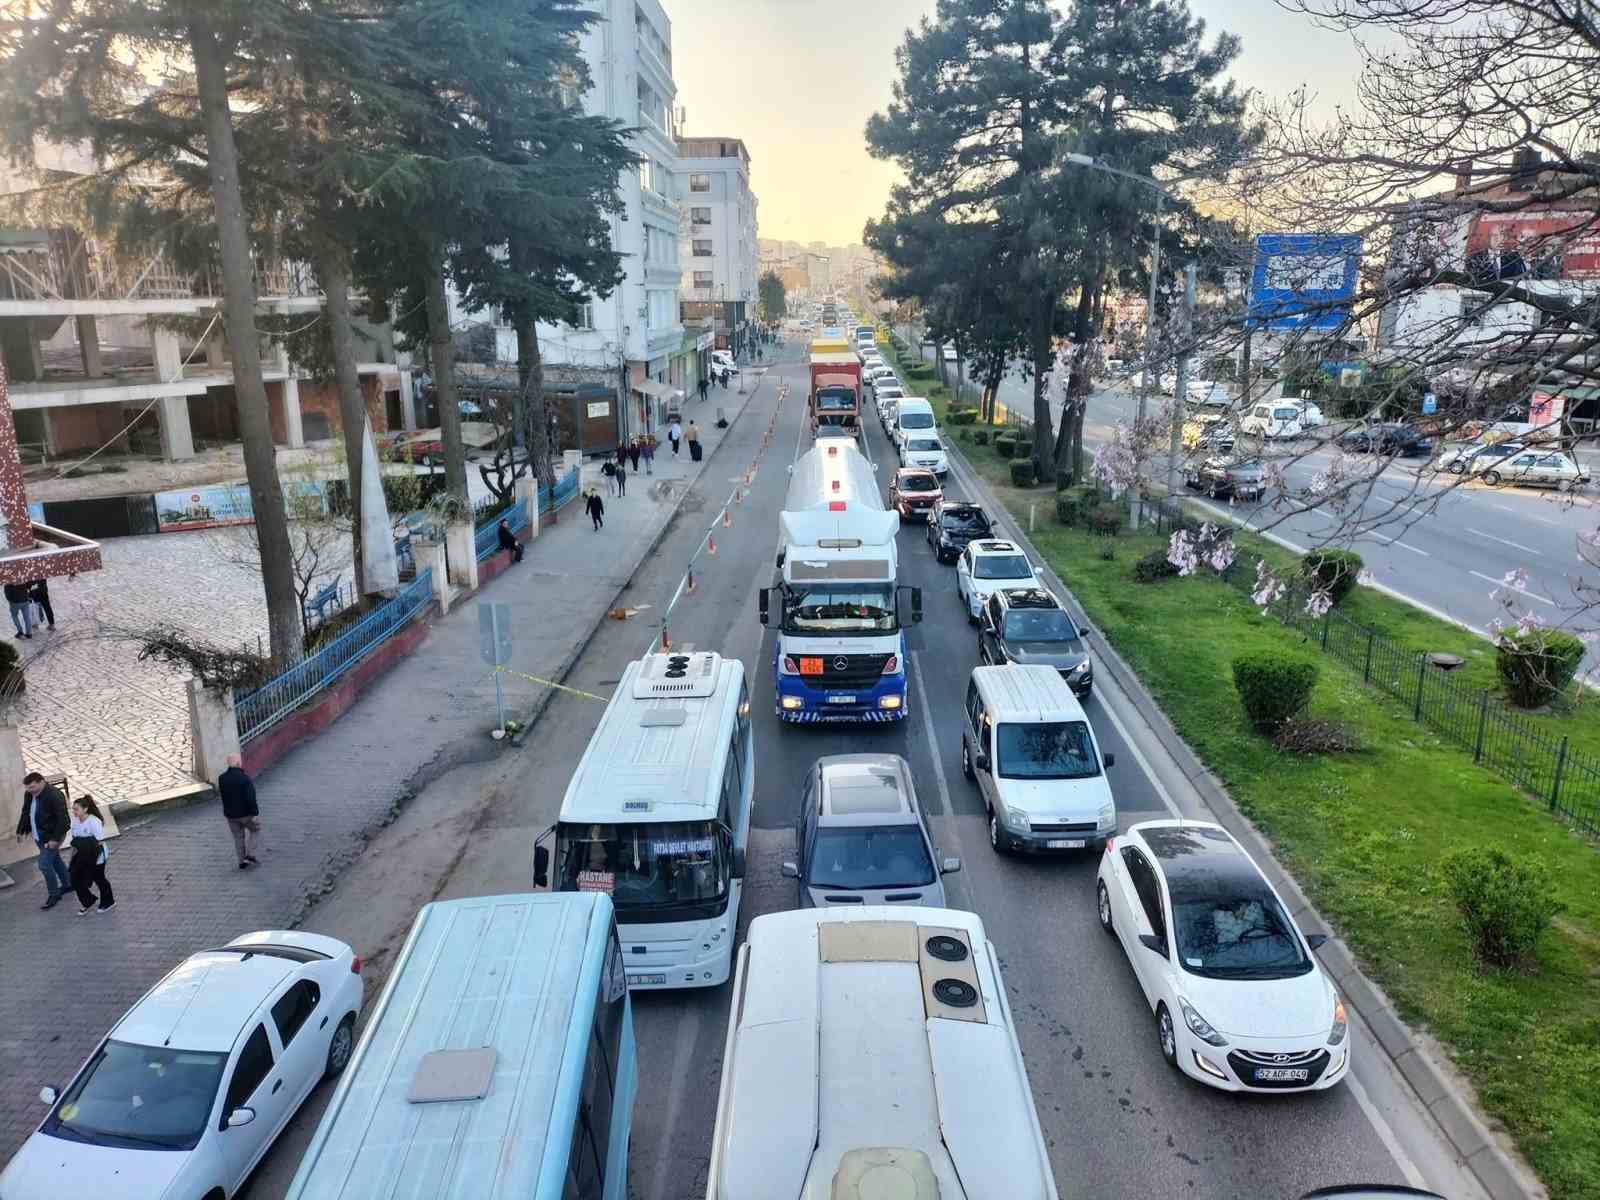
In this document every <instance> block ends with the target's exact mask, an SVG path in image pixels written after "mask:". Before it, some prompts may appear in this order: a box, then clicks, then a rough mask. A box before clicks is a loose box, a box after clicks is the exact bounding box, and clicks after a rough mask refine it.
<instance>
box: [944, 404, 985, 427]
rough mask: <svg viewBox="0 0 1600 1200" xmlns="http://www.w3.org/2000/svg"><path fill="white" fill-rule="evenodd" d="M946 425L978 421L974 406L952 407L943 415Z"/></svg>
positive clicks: (971, 423) (969, 423)
mask: <svg viewBox="0 0 1600 1200" xmlns="http://www.w3.org/2000/svg"><path fill="white" fill-rule="evenodd" d="M944 423H945V424H946V425H976V424H977V423H978V410H977V409H975V408H953V409H951V410H950V411H949V412H947V413H945V415H944Z"/></svg>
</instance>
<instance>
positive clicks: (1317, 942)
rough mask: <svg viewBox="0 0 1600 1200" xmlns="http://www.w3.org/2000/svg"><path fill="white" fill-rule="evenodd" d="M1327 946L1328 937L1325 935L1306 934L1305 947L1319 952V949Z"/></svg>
mask: <svg viewBox="0 0 1600 1200" xmlns="http://www.w3.org/2000/svg"><path fill="white" fill-rule="evenodd" d="M1327 944H1328V935H1327V934H1325V933H1308V934H1306V945H1308V946H1310V947H1311V948H1312V949H1313V950H1320V949H1322V947H1324V946H1325V945H1327Z"/></svg>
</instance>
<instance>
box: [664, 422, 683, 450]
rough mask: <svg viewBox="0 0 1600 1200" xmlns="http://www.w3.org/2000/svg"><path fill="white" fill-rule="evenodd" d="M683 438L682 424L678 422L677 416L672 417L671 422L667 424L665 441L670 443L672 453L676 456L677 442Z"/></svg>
mask: <svg viewBox="0 0 1600 1200" xmlns="http://www.w3.org/2000/svg"><path fill="white" fill-rule="evenodd" d="M682 440H683V426H682V425H679V424H678V418H677V417H673V418H672V424H671V425H668V426H667V441H669V442H671V443H672V454H673V457H674V458H676V457H677V454H678V443H679V442H681V441H682Z"/></svg>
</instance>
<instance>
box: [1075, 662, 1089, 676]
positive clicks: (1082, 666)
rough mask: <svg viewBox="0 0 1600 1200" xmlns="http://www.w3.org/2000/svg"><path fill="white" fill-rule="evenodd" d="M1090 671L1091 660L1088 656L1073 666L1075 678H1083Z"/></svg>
mask: <svg viewBox="0 0 1600 1200" xmlns="http://www.w3.org/2000/svg"><path fill="white" fill-rule="evenodd" d="M1088 673H1089V660H1088V659H1087V658H1086V659H1084V660H1083V661H1082V662H1081V663H1079V664H1078V665H1077V666H1075V667H1073V668H1072V677H1073V678H1074V679H1082V678H1083V677H1084V676H1085V675H1087V674H1088Z"/></svg>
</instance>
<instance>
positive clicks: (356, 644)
mask: <svg viewBox="0 0 1600 1200" xmlns="http://www.w3.org/2000/svg"><path fill="white" fill-rule="evenodd" d="M432 602H433V572H432V571H431V570H430V571H424V572H422V574H420V575H418V576H417V578H416V579H415V580H414V581H413V582H412V583H410V584H407V585H406V587H405V589H404V590H402V591H401V592H400V593H399V594H398V595H396V596H395V597H394V599H392V600H387V601H385V602H384V603H383V604H382V605H380V606H379V607H378V608H376V609H374V610H373V611H372V612H370V613H368V614H367V615H366V616H365V617H363V618H361V620H360V621H358V622H356V624H354V625H352V626H351V627H350V628H349V629H347V630H345V632H343V633H341V634H340V635H339V636H338V637H336V638H334V639H333V640H332V641H330V642H329V643H328V644H327V645H326V646H324V647H322V649H320V650H318V651H317V652H316V653H314V654H310V655H307V656H306V657H305V658H303V659H301V660H300V661H299V662H297V663H295V664H294V666H292V667H290V668H289V669H288V670H286V671H283V672H281V673H280V674H278V675H276V676H274V677H273V678H271V679H269V680H268V681H267V682H266V683H264V684H262V685H261V686H260V687H258V688H256V689H255V691H253V692H249V693H247V694H245V695H243V696H240V697H239V698H238V699H237V701H236V702H235V711H236V716H237V720H238V724H239V740H240V741H241V742H248V741H250V740H251V739H252V738H255V737H259V736H260V735H261V734H263V733H265V732H267V730H269V729H271V728H272V727H273V726H274V725H276V724H278V722H280V721H282V720H283V719H284V718H285V717H287V716H289V715H290V714H291V713H293V712H294V711H295V710H296V709H298V708H299V707H300V706H301V705H303V704H304V703H305V702H306V701H307V700H309V699H310V698H311V697H312V696H315V695H316V694H317V693H319V692H321V691H323V690H324V689H326V688H327V687H329V686H330V685H331V684H333V683H334V682H335V681H337V680H338V679H340V678H341V677H342V676H344V675H345V674H346V673H348V672H349V671H350V670H351V668H353V667H355V666H356V665H357V664H358V663H360V662H361V661H362V660H363V659H364V658H366V657H367V655H369V654H371V653H372V652H373V651H374V650H376V649H377V648H378V647H379V646H381V645H383V643H384V642H386V641H388V640H389V639H390V638H391V637H393V636H394V635H395V634H397V633H399V632H400V631H401V630H402V629H404V628H405V627H406V626H407V625H409V624H410V623H411V620H412V618H413V617H415V616H416V615H417V613H418V612H420V611H421V610H422V609H424V608H426V607H427V606H428V605H429V604H431V603H432Z"/></svg>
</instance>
